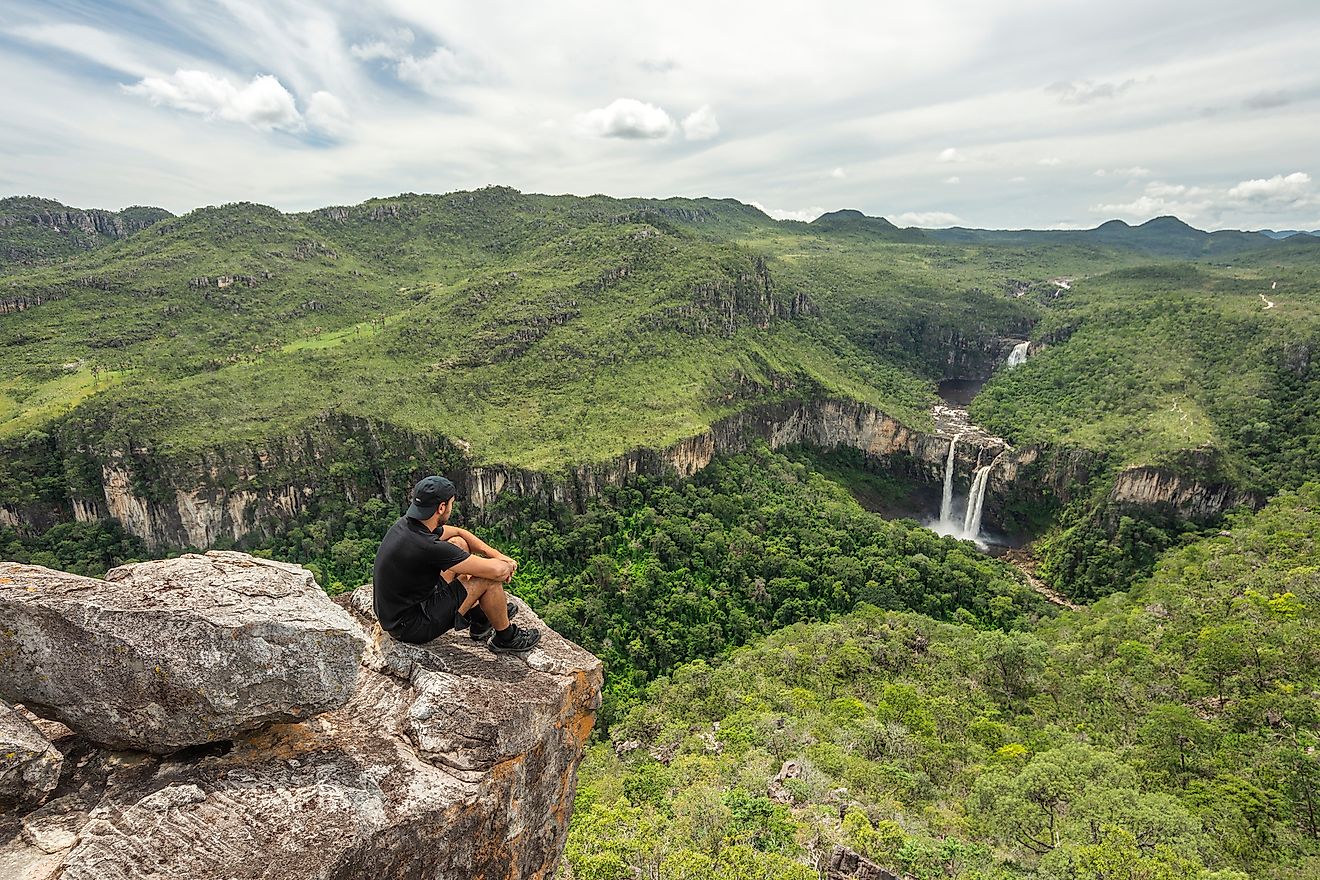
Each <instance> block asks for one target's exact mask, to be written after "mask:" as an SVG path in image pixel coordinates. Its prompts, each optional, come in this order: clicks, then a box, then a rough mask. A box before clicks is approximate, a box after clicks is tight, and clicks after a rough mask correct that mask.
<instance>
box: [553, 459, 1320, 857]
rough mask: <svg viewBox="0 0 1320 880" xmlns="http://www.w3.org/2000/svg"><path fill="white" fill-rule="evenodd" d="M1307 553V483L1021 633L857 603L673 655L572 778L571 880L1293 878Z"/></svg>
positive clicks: (1316, 846)
mask: <svg viewBox="0 0 1320 880" xmlns="http://www.w3.org/2000/svg"><path fill="white" fill-rule="evenodd" d="M1317 542H1320V484H1314V483H1312V484H1309V485H1308V486H1306V487H1305V488H1304V489H1303V490H1302V491H1300V492H1296V493H1286V494H1284V495H1282V496H1280V497H1279V498H1278V499H1276V500H1275V501H1274V502H1273V503H1272V504H1271V505H1270V506H1269V507H1268V508H1266V509H1265V510H1264V511H1262V512H1260V513H1259V514H1257V515H1253V516H1244V517H1239V518H1237V519H1235V520H1234V521H1233V523H1232V524H1231V528H1230V529H1229V530H1227V531H1225V532H1224V534H1223V535H1222V536H1220V537H1215V538H1210V539H1207V540H1203V541H1200V542H1198V543H1196V544H1194V545H1192V546H1189V547H1187V548H1185V549H1183V550H1179V551H1176V552H1171V553H1169V554H1167V555H1166V556H1165V557H1164V558H1163V559H1162V560H1161V562H1160V565H1159V567H1158V568H1157V570H1156V572H1155V574H1154V576H1153V577H1151V578H1150V579H1149V580H1147V581H1145V582H1143V583H1141V584H1140V585H1138V586H1137V587H1136V588H1135V589H1133V590H1132V591H1131V592H1130V593H1123V594H1117V595H1114V596H1110V597H1109V598H1107V599H1105V600H1102V601H1101V602H1099V603H1097V604H1096V605H1095V606H1093V607H1091V608H1089V609H1085V610H1082V611H1079V612H1064V613H1062V614H1060V615H1058V616H1056V617H1053V618H1047V619H1044V620H1042V621H1041V622H1040V623H1039V624H1037V625H1035V626H1030V625H1026V626H1024V627H1023V628H1018V629H1012V630H1002V629H985V628H981V627H978V626H971V625H956V624H949V623H937V622H935V621H933V620H931V619H930V618H927V617H924V616H921V615H917V614H905V613H893V612H890V613H885V612H882V611H880V610H878V609H875V608H870V607H864V608H862V609H860V610H858V611H857V612H856V613H854V614H852V615H850V616H848V617H844V618H840V619H837V620H835V621H833V622H831V623H826V624H811V625H806V624H799V625H796V626H792V627H789V628H787V629H784V630H781V631H779V632H777V633H775V634H773V635H771V636H770V637H768V638H766V639H765V640H764V641H762V642H759V643H757V644H755V645H753V646H750V647H747V648H744V649H741V650H739V651H736V652H734V653H733V655H732V657H730V658H728V659H727V660H725V661H723V662H717V663H714V664H709V663H706V662H697V663H692V664H688V665H686V666H683V667H681V668H679V669H678V670H677V671H675V672H674V673H673V675H671V676H668V677H666V678H663V679H660V680H658V681H657V682H656V683H655V684H653V685H652V686H651V687H650V688H649V690H648V692H647V695H646V699H645V700H644V701H643V702H641V703H639V705H638V706H637V707H636V708H635V709H634V710H633V711H632V713H631V714H630V715H629V717H628V718H627V719H625V720H624V721H622V722H620V723H618V724H616V725H615V726H614V727H613V728H612V729H611V730H610V742H605V743H602V744H600V745H597V746H596V747H594V748H593V750H592V751H591V753H590V756H589V758H588V760H587V762H586V763H585V764H584V767H583V770H582V773H581V778H580V784H579V789H578V800H577V808H576V811H575V813H574V817H573V825H572V829H571V831H570V839H569V844H568V850H567V859H568V862H569V864H570V865H571V867H572V869H573V872H574V873H573V876H574V877H578V878H595V880H611V878H625V877H631V876H661V877H692V878H696V877H703V878H741V877H772V876H773V877H802V878H810V877H814V876H816V875H815V873H814V870H813V869H811V868H808V867H807V865H806V864H804V863H807V862H809V860H810V854H811V853H819V852H828V851H829V848H830V846H831V845H832V844H834V843H841V844H844V845H846V846H849V847H852V848H853V849H855V850H857V851H859V852H860V853H862V854H863V855H864V856H866V857H869V858H871V859H873V860H875V861H876V862H878V863H880V864H882V865H885V866H888V867H890V868H896V869H899V870H901V871H903V872H906V873H908V874H911V875H912V876H914V877H917V878H922V880H926V878H932V880H933V878H936V877H957V878H1004V880H1007V878H1019V877H1022V878H1025V877H1042V878H1044V877H1051V878H1054V877H1067V878H1072V880H1101V878H1115V877H1122V878H1138V877H1139V878H1188V880H1211V878H1214V880H1230V878H1232V880H1243V878H1247V877H1252V878H1269V880H1302V878H1307V877H1313V876H1315V872H1316V871H1317V870H1320V824H1318V823H1320V812H1317V807H1318V806H1320V804H1317V799H1318V798H1320V763H1317V759H1316V754H1315V747H1316V746H1317V744H1320V701H1318V700H1317V693H1320V646H1318V645H1317V642H1316V638H1317V633H1320V604H1318V603H1320V572H1317V569H1316V567H1315V565H1314V562H1315V559H1316V554H1317V550H1318V547H1317ZM789 762H791V763H789ZM776 779H778V781H777V782H774V781H772V780H776ZM657 871H658V874H657V873H655V872H657Z"/></svg>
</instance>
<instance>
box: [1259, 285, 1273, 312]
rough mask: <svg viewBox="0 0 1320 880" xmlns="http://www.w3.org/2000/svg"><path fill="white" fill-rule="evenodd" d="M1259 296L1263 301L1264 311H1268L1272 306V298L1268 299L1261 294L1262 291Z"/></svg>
mask: <svg viewBox="0 0 1320 880" xmlns="http://www.w3.org/2000/svg"><path fill="white" fill-rule="evenodd" d="M1271 289H1273V288H1271ZM1260 298H1261V301H1262V302H1263V303H1265V311H1267V312H1268V311H1269V310H1270V309H1272V308H1274V300H1272V299H1269V298H1268V297H1266V296H1265V294H1263V293H1262V294H1261V295H1260Z"/></svg>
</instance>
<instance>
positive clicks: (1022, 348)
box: [1004, 342, 1031, 368]
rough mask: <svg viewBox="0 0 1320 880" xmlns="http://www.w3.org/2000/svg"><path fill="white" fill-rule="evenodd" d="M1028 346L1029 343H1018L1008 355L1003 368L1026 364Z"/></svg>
mask: <svg viewBox="0 0 1320 880" xmlns="http://www.w3.org/2000/svg"><path fill="white" fill-rule="evenodd" d="M1030 346H1031V343H1030V342H1019V343H1018V344H1017V345H1015V346H1013V350H1012V351H1010V352H1009V353H1008V360H1007V361H1005V362H1004V366H1005V367H1006V368H1011V367H1017V366H1021V365H1022V364H1025V363H1026V362H1027V349H1028V348H1029V347H1030Z"/></svg>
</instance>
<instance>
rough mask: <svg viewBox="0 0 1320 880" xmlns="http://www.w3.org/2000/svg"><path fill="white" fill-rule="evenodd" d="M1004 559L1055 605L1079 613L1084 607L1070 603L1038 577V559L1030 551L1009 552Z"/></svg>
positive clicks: (1014, 550)
mask: <svg viewBox="0 0 1320 880" xmlns="http://www.w3.org/2000/svg"><path fill="white" fill-rule="evenodd" d="M1003 558H1004V560H1005V561H1006V562H1010V563H1012V564H1013V565H1014V566H1015V567H1016V568H1017V569H1018V571H1020V572H1022V573H1023V574H1024V575H1026V578H1027V584H1028V585H1029V586H1030V587H1031V588H1032V589H1033V590H1035V591H1036V592H1037V593H1040V594H1041V595H1042V596H1044V597H1045V598H1046V599H1048V600H1049V601H1051V602H1053V603H1054V604H1055V605H1060V606H1062V607H1064V608H1067V609H1069V610H1072V611H1077V610H1079V609H1080V608H1081V607H1082V606H1081V605H1077V604H1074V603H1073V602H1071V601H1069V600H1068V598H1067V597H1066V596H1061V595H1059V594H1058V593H1056V592H1055V591H1054V590H1052V589H1050V586H1049V584H1047V583H1045V582H1044V581H1043V580H1041V579H1040V578H1038V577H1036V559H1035V557H1034V556H1032V555H1031V552H1030V551H1028V550H1024V549H1013V550H1009V551H1008V552H1007V553H1005V554H1004V556H1003Z"/></svg>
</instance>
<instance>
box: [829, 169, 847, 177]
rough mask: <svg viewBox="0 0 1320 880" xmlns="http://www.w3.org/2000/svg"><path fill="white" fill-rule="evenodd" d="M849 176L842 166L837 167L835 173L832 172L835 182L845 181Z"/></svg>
mask: <svg viewBox="0 0 1320 880" xmlns="http://www.w3.org/2000/svg"><path fill="white" fill-rule="evenodd" d="M847 176H848V172H846V171H844V170H843V168H842V166H840V167H836V168H835V169H834V170H833V171H831V172H830V177H833V178H834V179H835V180H843V179H844V178H845V177H847Z"/></svg>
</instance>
